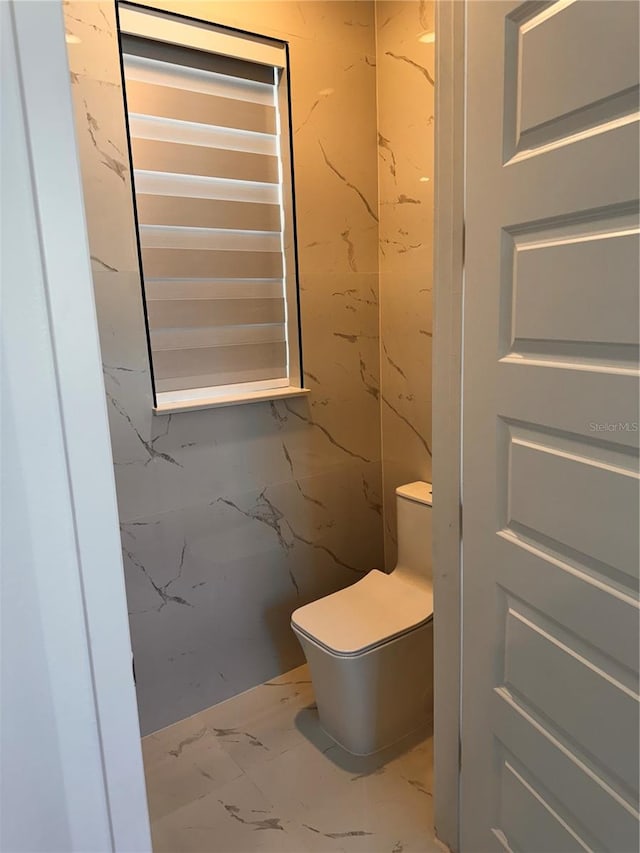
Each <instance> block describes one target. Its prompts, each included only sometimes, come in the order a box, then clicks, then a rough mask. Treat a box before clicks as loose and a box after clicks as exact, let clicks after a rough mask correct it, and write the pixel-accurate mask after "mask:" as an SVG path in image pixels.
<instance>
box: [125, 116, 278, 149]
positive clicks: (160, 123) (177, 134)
mask: <svg viewBox="0 0 640 853" xmlns="http://www.w3.org/2000/svg"><path fill="white" fill-rule="evenodd" d="M129 132H130V134H131V137H132V138H134V137H135V138H137V139H158V140H160V141H161V142H182V143H184V144H185V145H201V146H203V147H204V148H222V149H225V150H226V151H247V152H249V153H250V154H270V155H271V156H272V157H277V156H278V153H279V152H278V137H277V136H275V135H274V134H271V133H257V132H255V131H252V130H235V129H234V128H232V127H219V126H218V125H213V124H212V125H209V124H194V123H193V122H188V121H176V120H175V119H170V118H160V117H158V116H141V115H137V114H136V113H131V114H130V115H129Z"/></svg>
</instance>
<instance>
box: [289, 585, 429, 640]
mask: <svg viewBox="0 0 640 853" xmlns="http://www.w3.org/2000/svg"><path fill="white" fill-rule="evenodd" d="M432 616H433V589H432V587H431V584H430V583H428V582H427V581H419V580H414V579H409V578H406V577H401V576H400V575H396V574H395V573H394V572H392V573H391V574H390V575H387V574H385V573H384V572H379V571H378V570H377V569H374V570H373V571H371V572H369V574H368V575H366V576H365V577H364V578H363V579H362V580H360V581H358V582H357V583H355V584H353V586H349V587H347V588H346V589H341V590H339V591H338V592H334V593H332V594H331V595H327V596H325V597H324V598H320V599H318V601H312V602H311V604H306V605H305V606H304V607H299V608H298V609H297V610H296V611H295V612H294V613H293V615H292V617H291V623H292V625H293V626H294V627H295V628H297V629H298V630H299V631H301V632H302V633H303V634H306V635H307V636H308V637H309V638H310V639H312V640H315V641H316V642H318V643H320V644H321V645H323V646H326V648H328V649H329V650H330V651H332V652H334V653H335V654H339V655H355V654H359V653H362V652H365V651H368V650H370V649H372V648H375V647H376V646H380V645H382V644H383V643H387V642H389V641H390V640H392V639H394V638H395V637H397V636H399V635H400V634H405V633H407V632H408V631H411V630H412V629H413V628H417V627H418V626H419V625H422V624H424V623H425V622H427V621H428V620H429V619H430V618H431V617H432Z"/></svg>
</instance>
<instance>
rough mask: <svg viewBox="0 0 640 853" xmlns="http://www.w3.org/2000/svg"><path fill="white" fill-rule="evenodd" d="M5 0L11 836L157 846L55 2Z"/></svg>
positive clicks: (32, 847) (89, 845) (1, 821)
mask: <svg viewBox="0 0 640 853" xmlns="http://www.w3.org/2000/svg"><path fill="white" fill-rule="evenodd" d="M0 16H1V25H2V26H1V30H2V41H3V44H2V109H3V127H2V136H3V138H2V180H3V185H2V249H3V251H2V379H1V389H2V398H1V400H2V478H1V480H2V575H1V582H2V595H1V600H2V610H1V616H2V645H1V651H2V668H1V678H2V681H1V690H2V695H1V703H0V708H1V711H0V713H1V719H0V748H1V752H0V754H1V765H0V773H1V781H2V787H1V794H0V849H2V850H3V851H7V853H9V851H10V853H14V851H58V850H59V851H84V853H87V851H103V850H104V851H106V850H123V851H124V850H128V851H137V850H148V849H150V843H149V833H148V819H147V814H146V804H145V794H144V781H143V776H142V765H141V758H140V746H139V731H138V726H137V720H136V717H135V698H134V689H133V683H132V678H131V670H130V648H129V641H128V634H127V627H126V609H125V601H124V586H123V581H122V565H121V562H120V558H119V550H118V530H117V523H116V521H117V516H116V511H115V495H114V485H113V475H112V471H111V464H110V456H109V445H108V433H107V424H106V413H105V407H104V400H103V398H102V387H101V378H100V377H101V372H100V364H99V352H98V342H97V330H96V323H95V314H94V311H93V302H92V296H91V293H92V291H91V279H90V274H89V258H88V251H87V244H86V234H85V228H84V218H83V210H82V201H81V192H80V180H79V174H78V166H77V157H76V151H75V142H74V136H73V123H72V113H71V102H70V94H69V81H68V72H67V66H66V57H65V45H64V31H63V26H62V14H61V8H60V5H59V4H58V3H52V2H35V3H13V2H9V3H8V2H4V3H1V4H0ZM43 69H46V74H44V73H43ZM116 742H117V744H118V749H117V751H116V750H114V745H115V744H116Z"/></svg>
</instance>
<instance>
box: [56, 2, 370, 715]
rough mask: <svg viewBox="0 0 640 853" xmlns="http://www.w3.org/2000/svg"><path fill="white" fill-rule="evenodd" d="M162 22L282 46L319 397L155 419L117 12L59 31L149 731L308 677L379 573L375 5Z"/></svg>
mask: <svg viewBox="0 0 640 853" xmlns="http://www.w3.org/2000/svg"><path fill="white" fill-rule="evenodd" d="M156 2H157V5H158V8H164V9H167V10H174V11H179V12H180V13H182V14H185V15H193V16H194V17H198V18H202V19H205V20H206V19H208V20H211V21H214V22H216V23H223V24H229V25H231V26H237V27H240V28H243V29H248V30H252V31H257V32H262V33H264V34H265V35H272V36H276V37H279V38H284V39H287V40H288V41H289V43H290V51H291V75H292V111H293V116H292V118H293V126H294V131H295V133H294V158H295V176H296V195H297V203H298V229H299V245H300V285H301V311H302V325H303V350H304V361H305V369H306V371H307V373H306V382H307V384H308V387H309V388H310V389H311V393H310V395H309V397H308V398H305V399H299V400H292V401H289V402H282V401H280V402H277V403H259V404H252V405H246V406H235V407H228V408H223V409H214V410H207V411H200V412H190V413H181V414H176V415H173V416H163V417H158V416H154V415H153V414H152V411H151V380H150V374H149V362H148V355H147V349H146V337H145V333H144V320H143V307H142V299H141V289H140V281H139V273H138V266H137V256H136V247H135V234H134V227H133V208H132V200H131V184H130V182H131V176H130V174H129V168H128V159H127V156H126V154H127V148H126V134H125V123H124V109H123V100H122V91H121V84H120V71H119V60H118V50H117V38H116V27H115V10H114V5H113V3H112V2H106V0H105V2H97V1H95V0H88V2H82V0H69V2H66V3H65V18H66V25H67V31H68V33H69V36H70V40H69V45H68V52H69V64H70V73H71V82H72V91H73V96H74V105H75V110H76V121H77V136H78V142H79V149H80V158H81V167H82V174H83V183H84V191H85V208H86V215H87V222H88V230H89V242H90V251H91V255H92V258H93V271H94V286H95V292H96V307H97V313H98V323H99V329H100V339H101V346H102V353H103V362H104V374H105V389H106V393H107V400H108V411H109V418H110V426H111V439H112V447H113V456H114V464H115V473H116V487H117V495H118V505H119V514H120V520H121V524H122V541H123V553H124V565H125V576H126V583H127V593H128V599H129V608H130V611H131V616H130V624H131V632H132V641H133V646H134V654H135V661H136V674H137V687H138V698H139V707H140V714H141V721H142V728H143V731H144V732H151V731H154V730H155V729H157V728H160V727H162V726H165V725H167V724H169V723H172V722H174V721H175V720H178V719H181V718H183V717H186V716H189V715H191V714H193V713H195V712H197V711H199V710H200V709H202V708H204V707H207V706H210V705H212V704H215V703H216V702H219V701H221V700H222V699H225V698H227V697H229V696H232V695H235V694H236V693H238V692H240V691H242V690H245V689H246V688H248V687H251V686H254V685H256V684H258V683H260V682H263V681H265V680H266V679H268V678H270V677H272V676H274V675H277V674H278V673H279V672H283V671H285V670H288V669H290V668H291V667H292V666H295V665H296V664H298V663H300V662H301V660H302V653H301V650H300V647H299V644H298V642H297V640H296V639H295V637H294V635H293V633H292V632H291V630H290V627H289V620H290V614H291V611H292V609H294V608H295V607H297V606H298V605H299V604H301V603H303V602H305V601H308V600H311V599H312V598H317V597H318V596H321V595H324V594H326V593H329V592H332V591H333V590H335V589H338V588H340V587H342V586H345V585H348V584H350V583H352V582H353V581H354V580H356V579H357V578H358V577H359V576H360V572H362V571H366V570H368V569H370V568H373V567H379V566H381V565H382V563H383V525H382V510H381V505H382V497H381V463H380V460H381V451H380V399H379V397H380V391H379V388H380V370H379V355H378V277H377V254H378V205H377V201H378V175H377V160H376V157H377V152H376V146H375V140H376V133H377V129H376V128H377V125H376V77H375V27H374V23H375V21H374V9H373V4H372V3H369V2H347V0H339V2H304V3H290V2H267V0H264V2H241V3H238V2H187V0H182V2H181V1H180V0H171V2H169V0H166V2H165V0H156Z"/></svg>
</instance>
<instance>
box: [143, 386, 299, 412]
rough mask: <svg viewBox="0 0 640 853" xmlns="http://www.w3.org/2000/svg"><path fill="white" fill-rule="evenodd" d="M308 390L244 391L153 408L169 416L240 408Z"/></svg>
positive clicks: (268, 389) (292, 395)
mask: <svg viewBox="0 0 640 853" xmlns="http://www.w3.org/2000/svg"><path fill="white" fill-rule="evenodd" d="M308 393H309V389H308V388H293V387H289V388H265V389H264V390H261V391H245V392H244V393H242V394H240V393H233V394H228V395H226V396H223V395H220V396H219V397H205V398H203V399H200V400H181V401H179V402H171V403H159V404H158V405H157V406H155V407H154V409H153V413H154V414H155V415H171V414H174V413H175V412H196V411H198V410H199V409H217V408H219V407H220V406H240V405H244V404H245V403H260V402H263V401H264V400H280V399H282V398H289V397H304V396H306V395H307V394H308Z"/></svg>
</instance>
